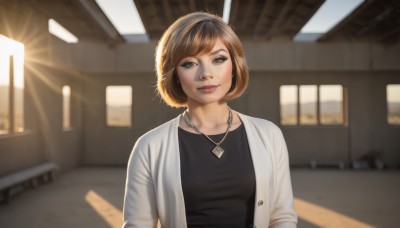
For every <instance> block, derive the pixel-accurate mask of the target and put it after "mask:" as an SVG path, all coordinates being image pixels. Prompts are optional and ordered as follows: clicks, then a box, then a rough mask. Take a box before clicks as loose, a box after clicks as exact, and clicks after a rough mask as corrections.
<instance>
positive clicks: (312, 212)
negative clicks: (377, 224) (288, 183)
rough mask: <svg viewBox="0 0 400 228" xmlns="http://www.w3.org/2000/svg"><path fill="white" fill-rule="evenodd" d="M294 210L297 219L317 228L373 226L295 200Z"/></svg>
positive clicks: (369, 227)
mask: <svg viewBox="0 0 400 228" xmlns="http://www.w3.org/2000/svg"><path fill="white" fill-rule="evenodd" d="M294 204H295V208H296V211H297V214H298V216H299V218H301V219H303V220H305V221H307V222H309V223H312V224H314V225H316V226H318V227H325V228H331V227H332V228H333V227H352V228H372V227H373V226H371V225H369V224H366V223H363V222H361V221H358V220H357V219H354V218H351V217H349V216H346V215H343V214H340V213H338V212H335V211H333V210H330V209H328V208H325V207H322V206H319V205H316V204H313V203H310V202H307V201H305V200H302V199H299V198H296V199H295V200H294Z"/></svg>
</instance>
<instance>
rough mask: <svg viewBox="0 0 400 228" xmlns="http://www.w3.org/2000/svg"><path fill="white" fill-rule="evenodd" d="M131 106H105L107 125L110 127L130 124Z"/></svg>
mask: <svg viewBox="0 0 400 228" xmlns="http://www.w3.org/2000/svg"><path fill="white" fill-rule="evenodd" d="M131 110H132V109H131V106H112V105H107V123H108V125H111V126H129V125H130V123H131V116H132V115H131Z"/></svg>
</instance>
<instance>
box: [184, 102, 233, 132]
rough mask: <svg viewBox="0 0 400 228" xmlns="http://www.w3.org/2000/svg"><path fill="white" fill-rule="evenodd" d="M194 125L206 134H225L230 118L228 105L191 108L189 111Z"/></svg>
mask: <svg viewBox="0 0 400 228" xmlns="http://www.w3.org/2000/svg"><path fill="white" fill-rule="evenodd" d="M187 112H188V114H189V117H190V119H191V121H192V122H193V124H194V125H195V126H197V127H198V128H199V129H200V130H201V131H202V132H203V133H205V134H218V133H221V132H225V130H226V127H227V120H228V117H229V107H228V105H227V104H226V103H224V104H222V105H212V106H211V105H210V106H197V107H196V106H189V107H188V110H187Z"/></svg>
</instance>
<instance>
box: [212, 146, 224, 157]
mask: <svg viewBox="0 0 400 228" xmlns="http://www.w3.org/2000/svg"><path fill="white" fill-rule="evenodd" d="M212 152H213V154H215V156H217V157H218V158H221V156H222V155H223V154H224V152H225V151H224V149H222V148H221V147H220V146H216V147H215V148H214V149H213V150H212Z"/></svg>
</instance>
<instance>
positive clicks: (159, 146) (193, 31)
mask: <svg viewBox="0 0 400 228" xmlns="http://www.w3.org/2000/svg"><path fill="white" fill-rule="evenodd" d="M156 69H157V75H158V82H157V88H158V91H159V93H160V95H161V97H162V98H163V99H164V101H165V102H166V103H167V104H168V105H170V106H172V107H186V108H187V109H186V111H185V112H184V113H182V114H181V115H179V116H178V117H176V118H175V119H173V120H171V121H169V122H167V123H165V124H163V125H161V126H159V127H157V128H156V129H154V130H152V131H150V132H148V133H146V134H145V135H143V136H142V137H140V138H139V139H138V141H137V142H136V144H135V146H134V148H133V152H132V154H131V157H130V160H129V164H128V172H127V183H126V192H125V200H124V220H125V223H124V227H156V226H157V222H159V224H161V227H168V228H181V227H229V228H233V227H240V228H243V227H258V228H263V227H296V223H297V216H296V213H295V211H294V208H293V194H292V187H291V182H290V174H289V163H288V154H287V149H286V144H285V141H284V139H283V136H282V133H281V131H280V130H279V128H278V127H276V126H275V125H274V124H272V123H271V122H269V121H266V120H262V119H257V118H253V117H249V116H246V115H243V114H241V113H238V112H235V111H233V110H231V109H230V108H229V106H228V104H227V102H228V101H230V100H232V99H234V98H237V97H239V96H240V95H241V94H242V93H243V92H244V91H245V89H246V87H247V83H248V77H249V75H248V67H247V64H246V61H245V57H244V53H243V48H242V45H241V43H240V41H239V39H238V37H237V36H236V35H235V33H234V32H233V31H232V29H231V28H230V27H229V26H228V25H227V24H226V23H225V22H223V20H222V19H221V18H220V17H218V16H215V15H211V14H208V13H192V14H189V15H186V16H184V17H181V18H179V19H178V20H177V21H176V22H174V23H173V24H172V25H171V26H170V27H169V28H168V29H167V30H166V32H165V33H164V34H163V36H162V38H161V40H160V41H159V44H158V47H157V53H156Z"/></svg>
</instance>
